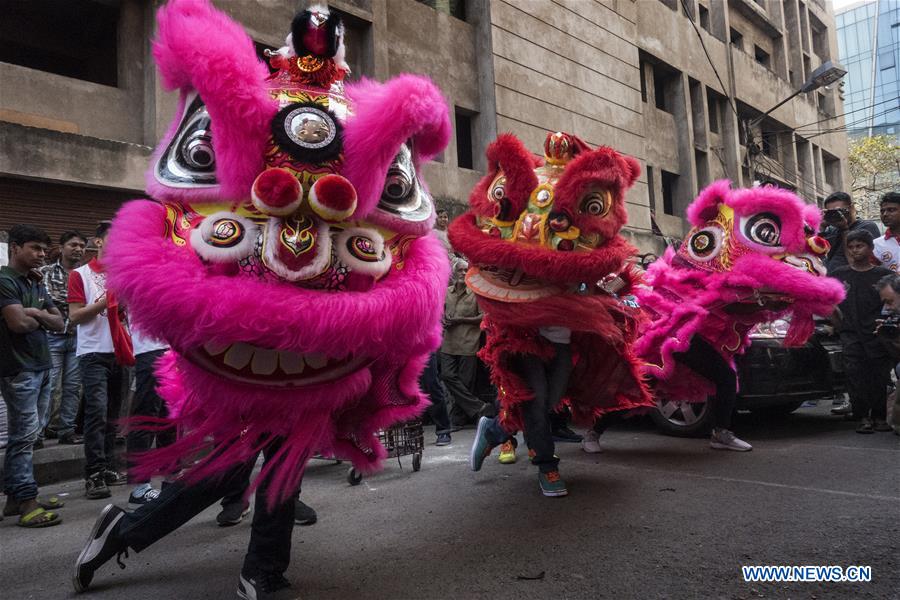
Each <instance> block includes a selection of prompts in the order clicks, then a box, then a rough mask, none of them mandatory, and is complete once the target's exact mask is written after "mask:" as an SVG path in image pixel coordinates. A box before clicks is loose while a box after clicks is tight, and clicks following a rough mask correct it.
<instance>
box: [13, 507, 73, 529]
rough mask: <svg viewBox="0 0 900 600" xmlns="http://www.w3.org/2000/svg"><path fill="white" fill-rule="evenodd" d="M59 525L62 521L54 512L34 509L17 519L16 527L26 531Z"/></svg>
mask: <svg viewBox="0 0 900 600" xmlns="http://www.w3.org/2000/svg"><path fill="white" fill-rule="evenodd" d="M60 523H62V519H61V518H60V517H59V515H58V514H56V513H55V512H50V511H48V510H44V509H43V508H36V509H34V510H33V511H31V512H30V513H28V514H27V515H23V516H21V517H19V522H18V523H16V525H18V526H19V527H25V528H28V529H38V528H40V527H51V526H53V525H59V524H60Z"/></svg>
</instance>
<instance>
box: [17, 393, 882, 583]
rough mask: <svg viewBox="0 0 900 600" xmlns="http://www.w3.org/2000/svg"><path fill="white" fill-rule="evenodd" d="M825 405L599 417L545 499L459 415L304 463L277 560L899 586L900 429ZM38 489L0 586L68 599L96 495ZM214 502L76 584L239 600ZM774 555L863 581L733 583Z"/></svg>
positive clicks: (430, 571)
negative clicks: (296, 515) (357, 473)
mask: <svg viewBox="0 0 900 600" xmlns="http://www.w3.org/2000/svg"><path fill="white" fill-rule="evenodd" d="M828 405H830V402H828V403H825V404H824V405H823V407H821V408H803V409H801V410H800V411H798V413H796V414H795V415H792V416H790V417H788V418H780V419H775V420H759V419H755V418H753V417H752V416H749V415H741V416H739V417H738V420H737V422H736V426H735V429H736V430H737V432H738V434H739V435H741V436H742V437H745V438H746V439H747V440H748V441H751V442H752V443H753V444H754V445H755V448H754V450H753V452H750V453H747V454H740V453H731V452H717V451H712V450H710V449H709V448H708V446H707V444H706V441H705V440H700V439H677V438H670V437H665V436H661V435H658V434H657V433H655V432H654V431H653V430H652V428H651V427H649V426H647V425H646V424H634V425H631V426H629V427H627V428H619V429H615V430H612V431H610V432H608V433H607V435H606V436H604V438H603V445H604V447H605V448H606V452H605V453H603V454H600V455H587V454H584V453H583V452H582V451H581V449H580V446H579V445H577V444H559V445H558V446H557V454H559V456H560V457H561V458H562V464H561V471H562V474H563V476H564V477H565V479H566V481H567V482H568V485H569V490H570V495H569V496H568V497H566V498H544V497H542V496H541V495H540V492H539V490H538V487H537V481H536V474H535V472H536V471H535V469H534V468H533V467H531V466H530V465H529V464H527V461H525V460H522V459H521V456H520V460H519V462H518V463H516V464H515V465H508V466H504V465H500V464H499V463H497V461H496V453H495V455H494V456H493V457H491V458H489V459H488V461H487V462H486V463H485V467H484V469H483V470H482V471H481V472H479V473H472V472H471V471H469V469H468V465H467V456H468V450H469V444H470V442H471V439H472V431H471V430H466V431H461V432H457V433H454V435H453V442H454V443H453V445H452V446H449V447H445V448H436V447H434V446H429V447H427V448H426V454H425V457H424V460H423V466H422V470H421V471H420V472H418V473H413V472H412V470H411V467H410V462H411V461H410V458H409V457H405V458H404V459H403V469H402V470H401V469H400V468H399V467H398V465H397V462H396V460H394V461H391V462H388V465H387V468H386V469H385V471H384V472H383V473H381V474H379V475H377V476H374V477H371V478H367V479H365V480H363V482H362V484H361V485H359V486H358V487H350V486H348V485H347V483H346V481H345V475H346V465H342V466H336V465H334V464H331V463H325V462H314V463H313V464H312V466H311V467H310V469H309V471H308V475H307V478H306V480H305V481H304V499H305V500H306V501H307V503H309V504H310V505H312V506H314V507H315V508H316V509H317V510H318V513H319V522H318V523H317V524H316V525H313V526H310V527H297V528H295V530H294V558H293V562H292V564H291V567H290V569H289V570H288V572H287V576H288V577H289V578H290V579H291V580H292V581H293V582H294V585H295V587H296V588H297V589H299V590H300V591H301V592H302V594H303V598H304V599H306V600H313V599H322V600H326V599H335V600H337V599H341V600H345V599H348V598H351V599H354V598H367V599H368V598H373V599H392V600H393V599H407V598H423V599H428V600H436V599H442V598H454V599H459V598H485V599H487V598H490V599H495V598H496V599H499V598H535V599H545V598H552V599H555V600H556V599H564V598H592V599H593V598H740V599H749V598H764V597H765V598H795V599H802V598H807V599H821V598H898V594H900V567H898V557H900V552H898V550H900V437H898V436H895V435H893V434H888V433H879V434H874V435H869V436H863V435H858V434H856V433H854V432H853V424H851V423H845V422H842V421H840V420H837V419H836V418H834V417H831V416H830V415H828V414H827V408H828ZM426 436H427V441H428V442H431V441H433V434H432V432H431V431H428V432H427V433H426ZM43 491H44V492H57V493H60V492H62V493H65V492H68V493H69V494H70V496H69V497H68V499H67V500H68V505H67V506H66V507H65V508H63V509H62V511H61V513H62V514H63V516H64V519H65V522H64V523H63V524H62V525H60V526H58V527H54V528H51V529H45V530H36V531H29V530H25V529H21V528H18V527H16V526H15V525H14V523H13V521H12V519H10V518H7V519H6V520H5V521H3V522H2V523H0V598H3V599H10V600H12V599H15V600H26V599H30V598H35V599H55V598H71V597H74V593H73V592H72V588H71V584H70V581H69V577H70V572H71V566H72V562H73V560H74V559H75V557H76V555H77V554H78V552H79V551H80V549H81V547H82V545H83V543H84V538H85V537H86V536H87V533H88V531H89V530H90V527H91V525H92V523H93V521H94V518H95V516H96V514H97V513H98V512H99V510H100V509H101V508H102V506H103V504H104V502H103V501H88V500H85V499H84V498H83V496H82V488H81V483H80V482H70V483H65V484H58V485H55V486H52V487H48V488H47V489H45V490H43ZM126 494H127V489H126V488H124V487H123V488H118V489H117V492H116V494H115V497H114V499H115V500H116V501H117V502H120V503H124V502H125V501H126ZM216 511H217V509H216V507H212V508H210V509H208V510H207V511H206V512H204V513H202V514H201V515H200V516H198V517H197V518H196V519H194V520H193V521H191V522H190V523H188V524H187V525H186V526H184V527H183V528H181V529H180V530H178V531H176V532H175V533H174V534H172V535H171V536H169V537H168V538H166V539H164V540H163V541H162V542H160V543H159V544H157V546H154V547H151V548H149V549H147V550H145V551H144V552H143V553H141V554H140V555H135V554H134V553H132V554H131V558H130V559H128V560H127V561H126V564H127V569H125V570H120V569H119V568H117V567H116V565H115V563H114V562H112V563H111V564H109V565H107V567H106V568H105V569H104V570H102V571H100V572H99V573H98V574H97V576H96V577H95V586H94V588H93V590H92V592H91V593H89V594H87V595H85V596H82V598H85V599H88V598H89V599H97V600H100V599H112V598H116V599H119V598H154V599H165V600H169V599H182V598H184V599H205V598H210V599H220V598H221V599H225V598H228V599H230V598H234V597H235V586H236V580H237V574H238V570H239V568H240V564H241V559H242V557H243V552H244V549H245V547H246V543H247V537H248V534H249V524H248V522H247V521H245V522H244V523H243V524H241V525H239V526H237V527H232V528H229V529H220V528H218V527H217V526H216V525H215V522H214V519H215V515H216ZM767 564H775V565H841V566H847V565H868V566H871V568H872V581H871V582H870V583H778V584H776V583H745V582H744V581H743V579H742V576H741V565H767ZM541 574H543V575H541ZM525 578H528V579H525Z"/></svg>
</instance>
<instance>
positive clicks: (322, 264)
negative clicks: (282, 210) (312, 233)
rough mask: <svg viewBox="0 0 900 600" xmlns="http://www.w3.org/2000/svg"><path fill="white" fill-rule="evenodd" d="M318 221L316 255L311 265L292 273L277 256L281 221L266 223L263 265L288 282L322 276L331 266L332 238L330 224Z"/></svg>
mask: <svg viewBox="0 0 900 600" xmlns="http://www.w3.org/2000/svg"><path fill="white" fill-rule="evenodd" d="M315 221H316V232H317V233H318V236H317V237H316V245H315V247H314V248H313V251H314V252H315V253H316V256H315V258H314V259H313V260H312V262H311V263H309V264H308V265H306V266H305V267H303V268H302V269H300V270H298V271H292V270H291V269H289V268H288V267H287V266H286V265H285V264H284V263H282V262H281V261H280V260H278V257H277V256H276V254H275V250H274V248H275V244H277V243H278V235H279V233H278V225H279V224H280V223H281V222H282V220H281V219H276V218H272V219H269V221H268V222H267V223H266V232H265V238H264V240H263V263H264V264H265V266H266V268H268V269H269V270H270V271H272V272H273V273H275V274H276V275H278V276H279V277H282V278H284V279H287V280H288V281H303V280H306V279H312V278H313V277H315V276H316V275H319V274H321V273H322V272H323V271H325V269H327V268H328V266H329V265H330V264H331V236H330V235H329V234H328V233H329V227H328V224H327V223H325V222H324V221H319V220H318V219H315Z"/></svg>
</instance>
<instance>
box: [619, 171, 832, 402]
mask: <svg viewBox="0 0 900 600" xmlns="http://www.w3.org/2000/svg"><path fill="white" fill-rule="evenodd" d="M687 217H688V220H689V221H690V223H691V225H692V226H693V229H691V231H690V232H689V233H688V235H687V237H686V238H685V241H684V243H683V244H682V245H681V246H680V247H679V248H678V250H677V251H675V250H673V249H672V248H669V249H668V250H667V251H666V253H665V255H664V256H663V257H662V258H661V259H660V260H658V261H656V262H655V263H653V264H652V265H651V266H650V268H649V269H648V271H647V274H646V284H647V285H646V287H643V286H642V287H639V288H638V290H637V293H636V295H637V297H638V299H639V301H640V304H641V308H642V310H643V311H644V312H645V314H646V315H647V321H646V322H645V325H644V326H643V327H642V331H641V335H640V337H639V338H638V340H637V342H636V344H635V351H636V352H637V353H638V355H639V356H640V357H641V358H642V359H643V360H644V362H645V363H646V364H645V367H644V372H645V373H646V374H647V375H649V376H651V377H652V378H653V379H655V380H656V389H657V392H658V393H660V394H663V395H665V396H666V397H667V398H668V399H670V400H674V401H686V402H702V401H706V398H707V396H708V395H709V394H712V393H713V392H714V391H715V387H714V385H713V384H712V382H709V381H707V380H706V379H704V378H703V377H701V376H699V375H698V374H697V373H695V372H694V371H692V370H691V369H689V368H688V367H686V366H684V365H683V364H681V363H679V362H678V361H676V360H675V357H674V354H675V353H678V352H684V351H686V350H687V349H688V347H689V346H690V343H691V339H692V338H693V337H694V336H695V335H697V336H700V337H701V338H702V339H703V340H705V341H706V342H708V343H709V345H710V346H712V347H713V348H714V349H715V350H716V351H718V352H719V353H720V354H721V355H722V357H723V358H724V359H725V360H726V361H727V362H728V363H729V364H731V366H732V368H734V366H735V364H734V357H735V355H736V354H741V353H743V352H744V350H745V349H746V348H747V346H748V345H749V344H750V336H749V333H750V330H751V329H752V328H753V327H754V326H755V325H757V324H759V323H763V322H767V321H772V320H774V319H776V318H780V317H785V316H787V317H789V318H790V326H789V329H788V331H787V335H786V338H785V345H787V346H798V345H802V344H804V343H805V342H806V340H807V339H809V337H810V335H811V334H812V333H813V331H814V329H815V324H814V322H813V315H821V316H826V315H829V314H831V312H832V311H833V310H834V307H835V306H836V305H837V304H838V303H839V302H840V301H841V300H842V299H843V297H844V289H843V286H842V285H841V284H840V282H838V281H837V280H835V279H832V278H830V277H826V276H825V266H824V264H823V263H822V258H821V257H822V256H824V255H825V254H826V253H827V252H828V242H827V241H825V240H824V239H823V238H821V237H819V236H818V235H816V233H815V232H816V231H818V226H819V221H820V214H819V209H818V208H817V207H816V206H814V205H809V204H806V203H804V202H803V201H802V200H801V199H800V198H798V197H797V196H795V195H794V194H793V193H791V192H789V191H787V190H782V189H778V188H774V187H759V188H752V189H738V190H732V189H730V184H729V182H728V181H725V180H722V181H717V182H715V183H713V184H711V185H710V186H708V187H707V188H706V189H705V190H703V191H702V192H701V193H700V195H699V196H698V197H697V199H696V200H694V202H693V203H691V205H690V206H689V207H688V210H687Z"/></svg>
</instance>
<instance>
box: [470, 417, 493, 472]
mask: <svg viewBox="0 0 900 600" xmlns="http://www.w3.org/2000/svg"><path fill="white" fill-rule="evenodd" d="M490 424H491V419H489V418H487V417H481V418H480V419H478V429H476V430H475V441H473V442H472V450H471V452H469V466H470V467H472V470H473V471H480V470H481V465H483V464H484V459H485V458H487V457H488V456H489V455H490V454H491V450H493V449H494V447H493V446H491V444H490V443H489V442H488V440H487V429H488V426H489V425H490Z"/></svg>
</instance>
